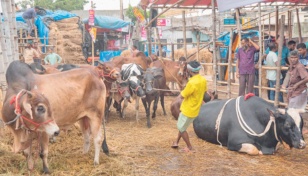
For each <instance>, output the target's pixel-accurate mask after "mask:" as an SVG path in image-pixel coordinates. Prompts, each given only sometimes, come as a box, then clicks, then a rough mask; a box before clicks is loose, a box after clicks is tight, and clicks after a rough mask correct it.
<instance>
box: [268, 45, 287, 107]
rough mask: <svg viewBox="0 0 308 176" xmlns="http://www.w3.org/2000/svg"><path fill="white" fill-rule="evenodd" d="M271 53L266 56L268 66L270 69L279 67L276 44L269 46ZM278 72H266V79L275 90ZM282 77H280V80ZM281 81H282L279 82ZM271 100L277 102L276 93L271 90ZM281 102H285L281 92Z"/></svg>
mask: <svg viewBox="0 0 308 176" xmlns="http://www.w3.org/2000/svg"><path fill="white" fill-rule="evenodd" d="M269 50H270V51H269V53H268V55H267V56H266V66H268V67H277V66H278V56H277V55H276V51H277V45H276V44H275V43H270V44H269ZM276 75H277V71H276V70H266V79H267V80H268V82H269V87H270V88H274V87H276ZM281 78H282V75H280V79H281ZM279 81H280V80H279ZM269 99H270V100H273V101H274V100H275V91H274V90H270V98H269ZM279 101H280V102H283V98H282V93H281V92H279Z"/></svg>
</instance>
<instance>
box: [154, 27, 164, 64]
mask: <svg viewBox="0 0 308 176" xmlns="http://www.w3.org/2000/svg"><path fill="white" fill-rule="evenodd" d="M155 30H156V35H157V41H158V48H159V58H162V57H163V49H162V47H161V43H160V37H159V32H158V28H157V27H156V28H155Z"/></svg>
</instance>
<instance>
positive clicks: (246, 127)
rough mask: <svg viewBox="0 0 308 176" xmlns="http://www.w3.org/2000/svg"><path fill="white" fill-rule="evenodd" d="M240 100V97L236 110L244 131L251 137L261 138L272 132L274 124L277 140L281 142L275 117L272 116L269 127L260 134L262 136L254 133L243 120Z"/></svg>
mask: <svg viewBox="0 0 308 176" xmlns="http://www.w3.org/2000/svg"><path fill="white" fill-rule="evenodd" d="M240 98H241V97H238V98H237V99H236V108H235V109H236V114H237V118H238V121H239V123H240V125H241V127H242V129H243V130H244V131H245V132H246V133H248V134H250V135H252V136H257V137H261V136H264V135H265V134H266V133H267V132H268V131H269V130H270V128H271V125H272V123H274V133H275V138H276V140H277V141H278V142H279V139H278V137H277V130H276V122H275V117H273V116H270V120H269V121H268V123H267V125H266V127H265V129H264V131H263V132H262V133H260V134H257V133H256V132H255V131H253V130H252V129H251V128H250V127H249V126H248V125H247V124H246V122H245V121H244V119H243V116H242V113H241V111H240V106H239V105H240Z"/></svg>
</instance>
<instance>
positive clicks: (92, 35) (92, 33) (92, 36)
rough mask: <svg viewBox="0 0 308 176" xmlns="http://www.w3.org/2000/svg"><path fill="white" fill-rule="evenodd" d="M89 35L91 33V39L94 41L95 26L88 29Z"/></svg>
mask: <svg viewBox="0 0 308 176" xmlns="http://www.w3.org/2000/svg"><path fill="white" fill-rule="evenodd" d="M89 33H90V35H91V38H92V41H93V43H95V40H96V28H95V27H92V28H91V29H90V31H89Z"/></svg>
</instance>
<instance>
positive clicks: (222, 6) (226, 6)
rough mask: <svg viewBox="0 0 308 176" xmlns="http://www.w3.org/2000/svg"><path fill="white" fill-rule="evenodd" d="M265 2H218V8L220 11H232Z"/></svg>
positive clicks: (230, 0) (245, 0)
mask: <svg viewBox="0 0 308 176" xmlns="http://www.w3.org/2000/svg"><path fill="white" fill-rule="evenodd" d="M262 1H263V0H240V1H235V0H217V6H218V11H219V12H222V11H226V10H230V9H235V8H238V7H243V6H246V5H250V4H253V3H257V2H262Z"/></svg>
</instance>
